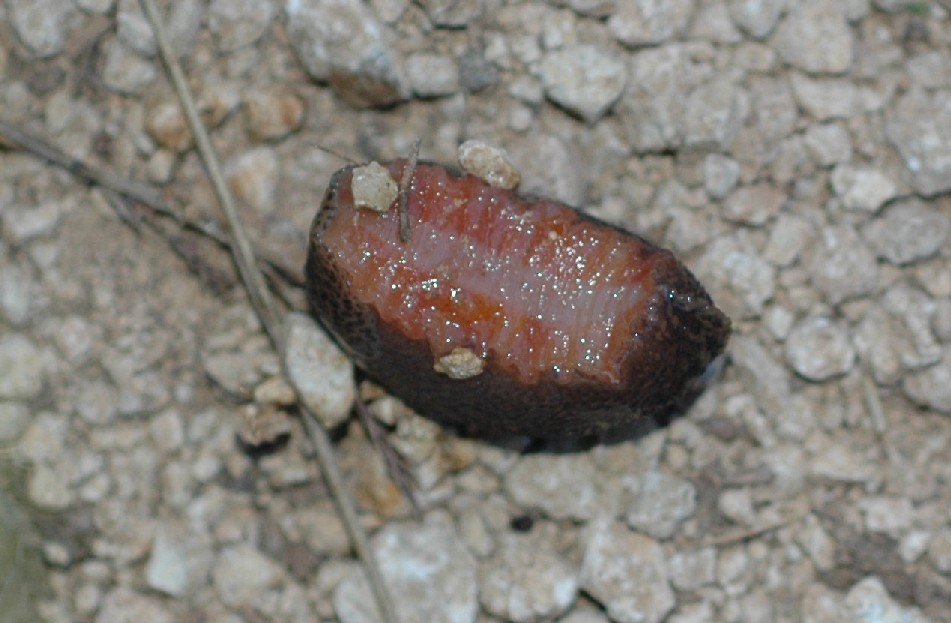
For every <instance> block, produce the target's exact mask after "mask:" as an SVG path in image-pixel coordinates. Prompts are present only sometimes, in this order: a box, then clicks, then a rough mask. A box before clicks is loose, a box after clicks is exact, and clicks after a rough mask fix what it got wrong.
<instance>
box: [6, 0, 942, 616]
mask: <svg viewBox="0 0 951 623" xmlns="http://www.w3.org/2000/svg"><path fill="white" fill-rule="evenodd" d="M948 4H949V3H948V2H946V1H942V2H936V1H922V2H911V1H908V0H872V1H870V0H841V1H839V2H824V1H820V0H802V1H799V2H794V1H790V2H787V1H786V0H669V1H667V2H656V1H653V0H616V1H612V0H560V1H555V0H552V1H551V2H548V3H545V2H516V1H514V0H510V1H504V0H417V1H416V2H412V3H411V2H409V1H408V0H368V1H367V2H361V1H360V0H287V2H283V1H278V0H208V1H204V0H180V1H176V2H174V3H172V2H167V3H165V6H173V8H172V9H171V10H170V12H169V17H168V23H169V28H170V31H171V35H172V38H173V39H174V42H175V46H176V49H177V50H178V51H179V52H180V53H181V55H182V58H183V61H184V63H185V66H186V72H187V74H188V76H189V77H190V81H191V84H192V87H193V88H194V90H195V92H196V93H197V96H198V97H199V99H200V101H201V106H202V110H203V112H204V114H205V117H206V121H207V122H208V123H209V124H210V125H211V126H212V127H213V130H212V133H213V139H214V141H215V143H216V146H217V148H218V150H219V151H220V153H221V154H222V157H223V159H224V160H225V168H226V174H227V176H228V180H229V184H230V185H231V187H232V190H233V191H234V192H235V193H236V195H237V196H238V198H239V201H240V212H241V215H242V218H243V219H244V220H245V222H246V223H247V225H248V227H249V229H250V230H251V233H252V236H253V237H254V239H255V243H256V245H257V247H258V248H259V249H260V250H261V251H262V252H263V253H266V254H268V255H269V256H270V257H273V258H277V260H278V261H279V262H280V263H282V264H285V265H287V266H291V267H294V268H296V269H299V267H300V266H302V264H303V257H304V252H305V240H306V230H307V226H308V224H309V221H310V219H311V218H312V217H313V214H314V212H315V210H316V208H317V206H318V203H319V200H320V197H321V195H322V193H323V189H324V186H325V185H326V183H327V180H328V179H329V176H330V174H331V173H332V172H333V171H334V170H335V169H337V168H339V167H340V166H342V165H343V164H344V161H343V160H341V158H339V157H337V156H334V155H332V153H331V152H335V153H337V154H342V155H344V156H347V157H349V158H352V159H355V160H360V161H362V160H368V159H386V158H392V157H396V156H401V155H405V154H407V153H409V151H410V149H411V146H412V144H413V142H414V141H415V140H416V139H417V138H420V139H422V147H421V155H422V157H424V158H428V159H432V160H438V161H444V162H450V163H451V162H453V161H454V159H455V153H456V146H457V145H458V144H459V143H460V142H462V141H463V140H465V139H469V138H478V139H481V140H483V141H486V142H488V143H491V144H494V145H498V146H500V147H502V148H504V149H506V150H507V152H508V153H509V155H510V158H511V160H512V162H513V163H514V164H515V165H516V166H517V167H518V169H519V170H520V171H521V174H522V180H523V182H522V188H523V189H524V190H526V191H528V192H540V193H544V194H546V195H554V196H555V197H557V198H560V199H562V200H564V201H566V202H568V203H571V204H575V205H579V206H585V207H586V208H587V209H589V210H590V211H591V212H593V213H595V214H597V215H599V216H600V217H602V218H604V219H607V220H609V221H611V222H615V223H619V224H621V225H623V226H624V227H627V228H630V229H633V230H636V231H639V232H642V233H644V234H645V235H647V236H648V237H650V238H651V239H653V240H655V241H658V242H660V243H662V244H664V245H666V246H669V247H671V248H673V249H674V250H676V251H677V252H678V253H679V254H680V255H681V256H682V257H683V258H684V260H685V262H686V263H687V264H688V265H689V266H690V267H691V268H692V269H693V270H694V271H695V272H696V274H697V275H698V276H699V277H700V279H701V281H703V283H704V284H705V285H706V286H707V287H708V289H709V290H710V291H711V293H712V294H713V296H714V299H715V300H716V301H717V302H718V304H719V305H720V306H721V307H722V308H723V309H724V310H725V311H726V312H727V313H728V314H729V315H730V317H731V318H732V319H733V321H734V325H735V334H734V337H733V339H732V340H731V342H730V345H729V347H728V356H727V359H726V365H725V366H724V369H723V371H722V373H721V374H720V376H719V377H718V378H717V379H715V380H714V381H713V382H712V383H711V386H710V387H709V389H708V390H707V391H706V393H705V394H704V395H703V396H702V397H701V398H700V400H699V401H698V402H697V403H696V404H695V405H694V406H693V407H692V408H691V409H690V411H689V412H688V413H687V414H686V415H685V416H684V417H682V418H679V419H676V420H675V421H674V422H673V423H672V424H671V425H670V426H667V427H659V428H657V427H655V428H653V429H648V430H644V431H641V433H642V434H639V435H636V436H632V437H631V438H627V439H621V440H614V441H613V442H612V443H605V444H600V445H596V446H594V447H585V448H579V447H575V446H572V445H570V444H565V445H555V446H549V447H545V448H542V449H541V450H540V451H532V452H527V451H525V450H526V442H525V440H505V441H496V442H493V443H486V442H483V441H479V440H467V439H459V438H457V437H455V436H454V435H453V434H452V432H451V431H447V430H443V429H441V428H440V427H438V426H436V425H435V424H433V423H431V422H430V421H428V420H425V419H422V418H420V417H418V416H415V415H414V414H412V413H410V412H408V410H407V409H406V408H405V407H403V406H402V405H401V404H400V403H399V402H398V401H397V400H396V399H394V398H392V397H390V396H387V395H385V394H383V392H381V391H380V390H379V389H378V388H376V387H374V386H373V385H371V384H369V383H367V382H361V384H360V385H359V386H358V387H357V388H354V383H353V381H352V380H351V379H352V374H353V372H352V370H351V368H350V365H349V362H348V361H347V360H346V359H345V358H344V357H342V356H341V355H340V353H339V352H338V351H336V350H335V349H334V347H333V345H332V344H331V343H329V342H328V341H327V340H326V338H325V337H324V336H322V335H320V334H316V335H315V334H314V333H313V332H312V329H310V328H308V324H307V322H306V320H305V319H303V318H300V317H298V318H297V319H296V320H295V323H294V325H293V326H294V327H295V330H299V331H301V332H303V333H302V334H304V335H307V336H308V337H306V338H301V339H302V340H303V339H306V340H312V341H313V343H314V344H315V347H314V350H313V351H304V352H303V355H302V356H301V357H300V359H301V365H312V366H315V367H316V368H315V369H317V370H326V371H327V372H319V373H313V374H311V378H320V379H321V380H322V381H325V382H321V383H315V384H314V386H313V387H312V388H310V389H312V391H313V396H314V397H313V400H314V401H316V403H317V404H318V405H324V406H326V408H325V409H324V411H325V413H324V416H325V417H326V418H327V419H328V420H329V421H332V422H338V423H337V424H336V426H335V438H336V439H337V449H338V452H339V459H340V462H341V464H342V466H343V468H344V470H345V473H346V475H347V478H348V482H349V486H350V489H351V492H352V495H353V497H354V499H355V500H356V502H357V504H358V505H359V507H360V509H361V512H362V517H363V519H364V523H365V525H366V527H367V528H368V529H369V530H370V531H371V532H372V533H373V545H374V548H375V550H376V553H377V555H378V557H379V558H380V561H381V565H382V567H383V572H384V575H385V576H386V578H387V579H388V580H389V583H390V586H391V588H392V589H393V592H394V595H395V597H396V601H397V605H398V608H399V610H400V612H401V613H403V618H404V620H405V621H436V622H438V621H447V622H448V621H451V622H470V621H482V622H489V621H507V620H512V621H535V620H559V621H563V622H571V623H582V622H584V623H597V622H605V621H616V622H634V621H638V622H647V623H654V622H658V621H669V622H674V621H676V622H678V623H687V622H699V621H814V622H828V623H833V622H835V623H838V622H843V623H844V622H847V621H879V622H880V621H889V622H897V621H915V622H917V621H934V622H940V621H948V620H951V619H949V614H948V613H949V612H951V488H949V481H951V419H949V416H951V245H949V244H948V239H949V231H951V194H949V191H951V21H949V10H951V7H949V5H948ZM0 18H2V19H0V116H2V118H3V119H5V120H8V121H11V122H13V123H15V124H17V125H19V126H21V127H23V128H26V129H28V130H30V131H32V132H35V133H37V134H39V135H41V136H44V137H47V138H48V139H49V140H51V141H52V142H54V143H55V144H56V145H58V146H59V147H61V148H62V149H64V150H65V151H66V152H68V153H69V154H71V155H72V156H74V157H77V158H82V159H83V160H86V161H88V162H90V163H92V164H95V165H97V166H102V167H105V168H108V169H110V170H113V171H115V172H117V173H118V174H120V175H122V176H125V177H128V178H131V179H137V180H147V181H148V182H150V183H152V184H156V185H159V186H161V187H162V188H163V189H164V190H165V191H166V193H167V196H168V197H169V198H170V199H174V200H175V201H177V202H179V203H180V205H181V206H183V211H184V214H185V215H186V216H187V218H188V219H190V220H192V221H196V222H201V221H203V220H207V219H209V218H212V217H215V216H216V214H217V212H216V208H215V207H214V205H215V204H214V200H213V195H212V192H211V189H210V186H209V184H208V182H207V181H206V180H205V177H204V173H203V170H202V167H201V164H200V162H199V160H198V158H197V156H196V154H195V150H194V149H193V147H192V141H191V137H190V135H189V133H188V131H187V130H185V129H184V125H183V119H182V116H181V114H180V112H179V110H178V108H177V104H176V100H175V97H174V95H173V92H172V90H171V88H170V86H169V84H168V82H167V80H166V79H165V77H164V70H163V67H162V65H161V63H160V62H159V61H158V60H157V59H156V58H155V49H154V48H155V46H154V43H153V41H152V38H151V35H150V32H149V30H148V27H147V25H146V22H145V21H144V19H143V17H142V15H141V13H140V10H139V7H138V0H118V2H116V0H75V1H73V0H8V1H7V2H6V4H5V5H3V4H0ZM318 146H320V147H322V148H324V150H321V149H319V148H318ZM0 226H2V229H0V231H2V235H0V448H2V450H0V457H2V463H3V466H4V467H3V475H2V482H3V483H4V484H5V487H6V488H7V489H8V491H9V495H8V494H7V493H3V492H2V491H0V494H2V499H0V502H2V504H0V510H2V511H3V512H0V575H3V576H4V577H5V578H6V579H5V580H4V582H5V584H4V582H0V607H2V609H3V612H4V613H5V615H6V616H10V617H12V618H13V620H15V621H21V620H22V621H34V620H37V616H38V618H39V620H43V621H55V622H59V621H64V622H65V621H75V622H87V621H89V622H92V621H94V622H96V623H118V622H124V621H150V622H154V623H166V622H168V623H171V622H178V621H181V622H192V621H211V622H215V623H232V622H238V621H272V620H273V621H301V622H304V621H324V620H327V621H330V620H339V621H342V622H344V623H357V622H364V621H373V620H375V618H376V615H375V613H374V611H373V609H372V606H371V601H370V599H369V597H368V591H367V587H366V582H365V580H364V578H363V576H362V574H361V573H360V571H359V567H358V565H357V563H356V562H354V560H353V559H352V557H351V556H350V555H349V546H348V543H347V540H346V537H345V534H344V532H343V530H342V527H341V524H340V523H339V521H338V519H337V516H336V512H335V507H334V505H333V503H332V501H331V500H330V498H329V496H328V493H327V489H326V486H325V485H324V483H323V480H322V478H321V475H320V473H319V470H318V468H317V464H316V461H315V460H314V457H313V452H312V449H311V446H310V444H309V442H308V440H307V438H306V436H305V435H304V433H303V430H302V428H301V427H300V424H299V421H298V420H297V419H296V418H295V415H294V414H295V411H294V409H293V407H292V406H291V405H289V404H288V387H287V386H286V385H285V384H284V383H283V382H282V381H281V380H280V379H279V378H278V376H277V375H278V371H279V368H280V366H279V362H278V361H277V360H276V358H275V356H274V355H273V354H272V353H271V351H270V350H269V347H268V343H267V340H266V338H265V337H264V336H263V334H262V333H261V331H260V330H259V329H258V326H257V324H256V321H255V318H254V315H253V313H252V311H251V308H250V305H249V304H248V301H247V299H246V298H245V296H244V294H243V291H242V289H241V288H240V287H239V286H238V285H237V281H236V279H235V277H234V274H233V271H232V269H231V267H230V263H229V261H228V259H227V256H226V255H225V254H224V253H223V252H222V251H221V250H220V249H219V248H217V247H216V246H215V245H214V244H212V243H210V242H209V241H207V240H206V239H204V238H202V237H200V236H197V235H195V234H192V233H187V232H183V231H182V230H180V229H178V228H177V227H176V226H175V225H173V224H170V223H168V222H159V221H156V220H155V219H154V218H153V217H152V216H150V215H149V213H147V212H145V211H143V210H141V209H139V208H137V207H135V206H126V207H125V208H124V209H120V210H119V211H118V212H117V211H116V209H114V204H113V203H112V202H111V197H110V196H109V194H108V193H106V192H104V191H103V190H102V189H100V188H97V187H90V186H87V185H84V184H82V183H80V182H79V181H77V180H76V178H74V177H73V176H71V175H70V174H68V173H66V172H64V171H62V170H59V169H56V168H52V167H49V166H47V165H45V164H44V163H43V162H41V161H39V160H37V159H35V158H33V157H31V156H30V155H27V154H25V153H23V152H19V151H14V150H0ZM160 232H161V234H160ZM169 241H170V242H171V243H172V244H171V245H169ZM290 298H291V301H292V302H293V303H294V304H295V305H296V306H297V307H298V309H301V308H302V302H301V301H302V298H301V297H300V294H299V292H291V293H290ZM307 352H312V354H311V356H309V357H308V356H307ZM358 381H359V378H358ZM354 391H358V392H359V393H361V394H362V395H363V397H364V399H365V400H367V401H368V402H369V403H370V410H371V412H372V413H373V414H374V415H375V416H376V417H377V418H379V419H380V420H381V421H383V422H384V423H385V424H386V426H387V429H386V430H387V434H388V435H389V439H390V443H391V444H392V446H393V448H394V449H395V450H396V452H397V453H398V454H399V455H400V456H401V457H402V459H403V461H404V462H405V464H406V465H407V467H408V469H409V471H410V472H411V473H412V475H413V476H414V477H415V479H416V480H417V482H418V498H419V503H420V506H421V509H422V516H421V517H420V518H414V517H413V515H412V511H411V508H410V506H409V505H408V504H407V502H406V500H405V499H404V498H403V496H402V495H401V494H400V490H399V488H398V487H397V486H396V485H395V484H394V483H393V482H392V481H391V480H389V478H388V477H387V471H386V467H385V464H384V460H383V458H382V457H381V455H380V453H379V452H378V451H377V450H376V449H375V448H374V447H373V445H372V444H371V443H370V442H369V441H368V440H367V437H366V435H365V434H364V432H363V429H362V428H361V427H360V426H358V425H356V424H355V423H353V422H352V421H345V417H346V410H345V409H341V408H339V407H334V406H333V405H334V402H335V401H336V403H337V404H338V405H339V404H347V401H348V400H349V398H350V397H351V396H352V395H353V392H354ZM327 405H330V406H327ZM261 416H264V418H263V420H264V421H266V422H269V423H270V425H271V428H270V429H268V430H264V431H261V430H257V429H255V428H254V427H249V425H248V422H260V421H262V418H261ZM255 434H258V435H263V436H264V437H266V438H275V436H276V441H274V442H272V443H270V444H267V445H265V446H264V447H263V448H257V449H252V448H250V447H249V446H248V445H246V444H245V443H243V442H242V441H241V440H242V439H249V438H250V436H251V435H255ZM31 534H32V535H33V536H32V537H30V535H31ZM34 542H35V544H36V548H35V550H34V549H33V548H32V547H31V544H33V543H34ZM15 554H18V555H20V556H21V558H14V556H15ZM44 584H45V585H46V586H45V587H44V586H43V585H44ZM29 595H38V597H29ZM31 610H34V611H35V612H31Z"/></svg>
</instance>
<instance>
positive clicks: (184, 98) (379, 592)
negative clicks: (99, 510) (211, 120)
mask: <svg viewBox="0 0 951 623" xmlns="http://www.w3.org/2000/svg"><path fill="white" fill-rule="evenodd" d="M141 3H142V7H143V9H144V11H145V14H146V16H147V17H148V19H149V22H150V23H151V25H152V31H153V32H154V33H155V39H156V42H157V43H158V48H159V51H160V53H161V56H162V59H163V61H164V62H165V65H166V67H167V69H168V72H169V75H170V77H171V79H172V84H173V85H174V86H175V90H176V92H177V94H178V97H179V100H180V101H181V103H182V108H183V109H184V111H185V117H186V119H187V120H188V124H189V127H190V129H191V131H192V135H193V136H194V138H195V145H196V146H197V147H198V152H199V154H200V155H201V157H202V160H203V161H204V163H205V167H206V169H207V171H208V175H209V177H210V178H211V182H212V185H213V186H214V189H215V193H216V194H217V196H218V200H219V201H220V202H221V206H222V208H223V209H224V212H225V216H226V218H227V220H228V224H229V225H230V228H231V236H232V238H233V241H234V244H233V246H232V251H233V257H234V260H235V263H236V264H237V266H238V271H239V273H240V274H241V278H242V280H243V281H244V284H245V287H246V288H247V290H248V296H249V297H250V299H251V303H252V305H254V309H255V311H256V312H257V314H258V317H259V319H260V321H261V324H262V326H263V327H264V330H265V332H266V333H267V334H268V336H269V337H270V339H271V342H272V344H273V345H274V348H275V350H277V351H278V352H279V353H282V352H283V340H282V338H281V335H282V326H281V325H282V323H281V317H280V315H279V314H278V309H277V305H276V303H275V301H274V299H273V298H272V297H271V294H270V292H269V291H268V290H267V288H266V286H265V282H264V277H263V275H262V274H261V272H260V271H259V270H258V268H257V264H256V262H255V259H254V254H253V252H252V250H251V245H250V243H249V241H248V238H247V235H246V234H245V233H244V229H243V228H242V226H241V222H240V221H239V220H238V216H237V211H236V210H235V207H234V201H233V199H232V197H231V193H230V192H229V191H228V187H227V185H226V184H225V182H224V178H223V177H222V175H221V166H220V164H219V162H218V158H217V155H216V154H215V151H214V149H213V147H212V145H211V140H210V139H209V137H208V133H207V131H206V130H205V127H204V125H203V124H202V122H201V119H200V118H199V116H198V111H197V107H196V106H195V101H194V99H193V98H192V96H191V93H190V91H189V89H188V86H187V84H186V83H185V76H184V74H183V72H182V69H181V66H180V65H179V63H178V60H177V57H176V56H175V55H174V53H173V52H172V49H171V46H170V44H169V42H168V39H167V37H166V35H165V31H164V28H163V26H162V23H161V19H160V17H159V14H158V9H157V8H156V6H155V2H154V0H141ZM281 359H282V360H283V359H284V358H283V357H281ZM301 408H302V410H303V411H304V413H305V417H304V424H305V426H306V427H307V430H308V432H309V433H310V435H311V438H312V440H313V442H314V445H315V447H316V450H317V458H318V461H319V462H320V465H321V468H322V469H323V472H324V476H325V478H326V479H327V481H328V484H329V485H330V488H331V491H333V493H334V498H335V499H336V501H337V505H338V507H339V509H340V513H341V515H342V518H343V521H344V524H345V525H346V527H347V531H348V532H349V535H350V539H351V541H352V542H353V546H354V549H355V550H356V552H357V555H358V556H360V558H361V559H362V560H363V565H364V570H365V571H366V575H367V579H368V580H369V583H370V588H371V590H372V591H373V594H374V597H375V598H376V601H377V605H378V607H379V610H380V614H381V615H382V618H383V620H384V621H387V622H388V623H397V621H398V619H397V616H396V610H395V608H394V606H393V603H392V601H391V600H390V597H389V594H388V593H387V590H386V586H385V585H384V584H383V578H382V575H381V574H380V570H379V567H378V566H377V564H376V561H375V558H374V556H373V553H372V552H371V550H370V547H369V543H368V541H367V538H366V535H365V534H364V532H363V530H362V528H361V527H360V524H359V521H358V519H357V514H356V509H355V508H354V505H353V502H352V501H351V500H350V498H349V496H348V495H347V492H346V489H345V488H344V484H343V476H342V475H341V474H340V469H339V467H338V466H337V461H336V457H335V456H334V450H333V445H332V444H331V443H330V438H329V437H328V436H327V432H326V431H325V430H324V429H323V427H322V426H321V425H320V423H319V422H318V420H317V418H316V416H315V415H314V414H313V413H312V412H311V411H310V410H309V409H307V407H306V406H305V405H304V404H303V403H301Z"/></svg>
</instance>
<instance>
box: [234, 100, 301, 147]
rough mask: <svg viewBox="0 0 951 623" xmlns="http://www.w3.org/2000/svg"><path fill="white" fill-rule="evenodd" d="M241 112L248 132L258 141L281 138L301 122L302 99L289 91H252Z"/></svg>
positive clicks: (295, 128)
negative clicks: (246, 122) (243, 113)
mask: <svg viewBox="0 0 951 623" xmlns="http://www.w3.org/2000/svg"><path fill="white" fill-rule="evenodd" d="M244 109H245V112H246V114H247V120H248V131H249V132H250V133H251V136H252V137H254V138H255V139H257V140H259V141H268V140H275V139H280V138H283V137H285V136H287V135H288V134H290V133H291V132H294V131H295V130H297V129H298V128H300V126H301V124H302V123H303V122H304V100H302V99H301V98H300V96H298V95H297V94H296V93H294V92H293V91H291V90H289V89H270V90H264V91H255V90H252V91H251V92H250V93H248V94H247V95H245V96H244Z"/></svg>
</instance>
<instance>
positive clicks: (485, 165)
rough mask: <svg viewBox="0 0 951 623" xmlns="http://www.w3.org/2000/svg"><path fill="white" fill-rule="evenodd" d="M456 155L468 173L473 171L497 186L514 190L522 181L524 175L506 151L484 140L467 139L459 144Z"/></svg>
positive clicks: (460, 164) (477, 175)
mask: <svg viewBox="0 0 951 623" xmlns="http://www.w3.org/2000/svg"><path fill="white" fill-rule="evenodd" d="M456 157H457V158H458V159H459V166H461V167H462V168H463V170H464V171H466V173H471V174H472V175H475V176H476V177H478V178H479V179H482V180H485V181H486V182H488V183H489V184H491V185H492V186H495V187H496V188H505V189H508V190H512V189H514V188H515V187H517V186H518V184H519V182H521V181H522V176H521V175H520V174H519V172H518V170H517V169H516V168H515V167H514V166H512V163H510V162H509V161H508V160H507V159H506V157H505V153H504V152H503V151H502V150H500V149H498V148H496V147H492V146H491V145H488V144H486V143H483V142H482V141H476V140H473V141H466V142H465V143H463V144H462V145H460V146H459V149H458V150H457V152H456Z"/></svg>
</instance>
